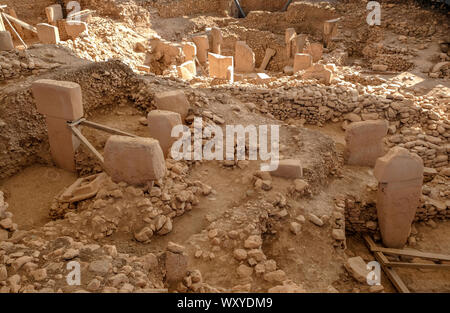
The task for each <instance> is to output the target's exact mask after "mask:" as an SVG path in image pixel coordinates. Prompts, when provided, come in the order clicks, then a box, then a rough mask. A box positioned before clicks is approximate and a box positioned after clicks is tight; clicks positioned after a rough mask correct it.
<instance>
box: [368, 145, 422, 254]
mask: <svg viewBox="0 0 450 313" xmlns="http://www.w3.org/2000/svg"><path fill="white" fill-rule="evenodd" d="M423 170H424V167H423V160H422V159H421V158H420V157H419V156H418V155H417V154H413V153H410V152H409V151H408V150H406V149H405V148H401V147H394V148H392V149H391V150H389V152H388V153H387V154H386V155H385V156H383V157H381V158H379V159H378V160H377V162H376V165H375V170H374V175H375V177H376V178H377V180H378V184H379V186H378V196H377V214H378V224H379V225H380V230H381V237H382V239H383V243H384V245H385V246H386V247H389V248H402V247H403V246H404V245H405V244H406V242H407V240H408V236H409V234H410V231H411V223H412V222H413V220H414V216H415V214H416V210H417V207H418V206H419V203H420V196H421V194H422V183H423Z"/></svg>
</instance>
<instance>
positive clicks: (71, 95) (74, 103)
mask: <svg viewBox="0 0 450 313" xmlns="http://www.w3.org/2000/svg"><path fill="white" fill-rule="evenodd" d="M31 88H32V92H33V96H34V99H35V100H36V106H37V110H38V112H39V113H41V114H43V115H45V119H46V122H47V131H48V140H49V143H50V152H51V154H52V157H53V160H54V162H55V163H56V165H57V166H58V167H61V168H63V169H65V170H68V171H71V172H75V170H76V169H75V151H76V149H77V148H78V146H79V144H80V142H79V140H78V139H77V138H76V137H75V136H74V135H73V134H72V131H71V129H70V128H69V126H68V125H67V122H68V121H76V120H78V119H80V118H81V117H83V102H82V96H81V87H80V85H78V84H76V83H73V82H68V81H56V80H50V79H40V80H37V81H35V82H34V83H33V84H32V86H31Z"/></svg>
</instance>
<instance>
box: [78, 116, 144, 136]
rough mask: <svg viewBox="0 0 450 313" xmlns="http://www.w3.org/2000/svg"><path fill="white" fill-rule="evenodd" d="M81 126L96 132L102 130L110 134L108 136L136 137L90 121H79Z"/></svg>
mask: <svg viewBox="0 0 450 313" xmlns="http://www.w3.org/2000/svg"><path fill="white" fill-rule="evenodd" d="M80 124H81V125H84V126H87V127H91V128H95V129H98V130H102V131H104V132H107V133H110V134H115V135H121V136H127V137H138V136H136V135H134V134H130V133H127V132H124V131H121V130H118V129H115V128H112V127H108V126H105V125H101V124H97V123H94V122H90V121H86V120H82V121H80Z"/></svg>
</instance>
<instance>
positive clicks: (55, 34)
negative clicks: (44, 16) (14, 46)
mask: <svg viewBox="0 0 450 313" xmlns="http://www.w3.org/2000/svg"><path fill="white" fill-rule="evenodd" d="M36 29H37V34H38V38H39V41H40V42H42V43H43V44H49V45H50V44H53V45H55V44H57V43H59V41H60V39H59V30H58V27H56V26H53V25H50V24H46V23H40V24H37V25H36Z"/></svg>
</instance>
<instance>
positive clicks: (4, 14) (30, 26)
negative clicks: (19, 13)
mask: <svg viewBox="0 0 450 313" xmlns="http://www.w3.org/2000/svg"><path fill="white" fill-rule="evenodd" d="M2 14H3V17H4V18H6V19H8V20H10V21H11V22H13V23H15V24H17V25H20V26H21V27H23V28H25V29H28V30H29V31H32V32H33V33H35V34H37V28H36V27H34V26H32V25H30V24H28V23H25V22H23V21H21V20H19V19H18V18H15V17H13V16H11V15H9V14H6V13H2Z"/></svg>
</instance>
